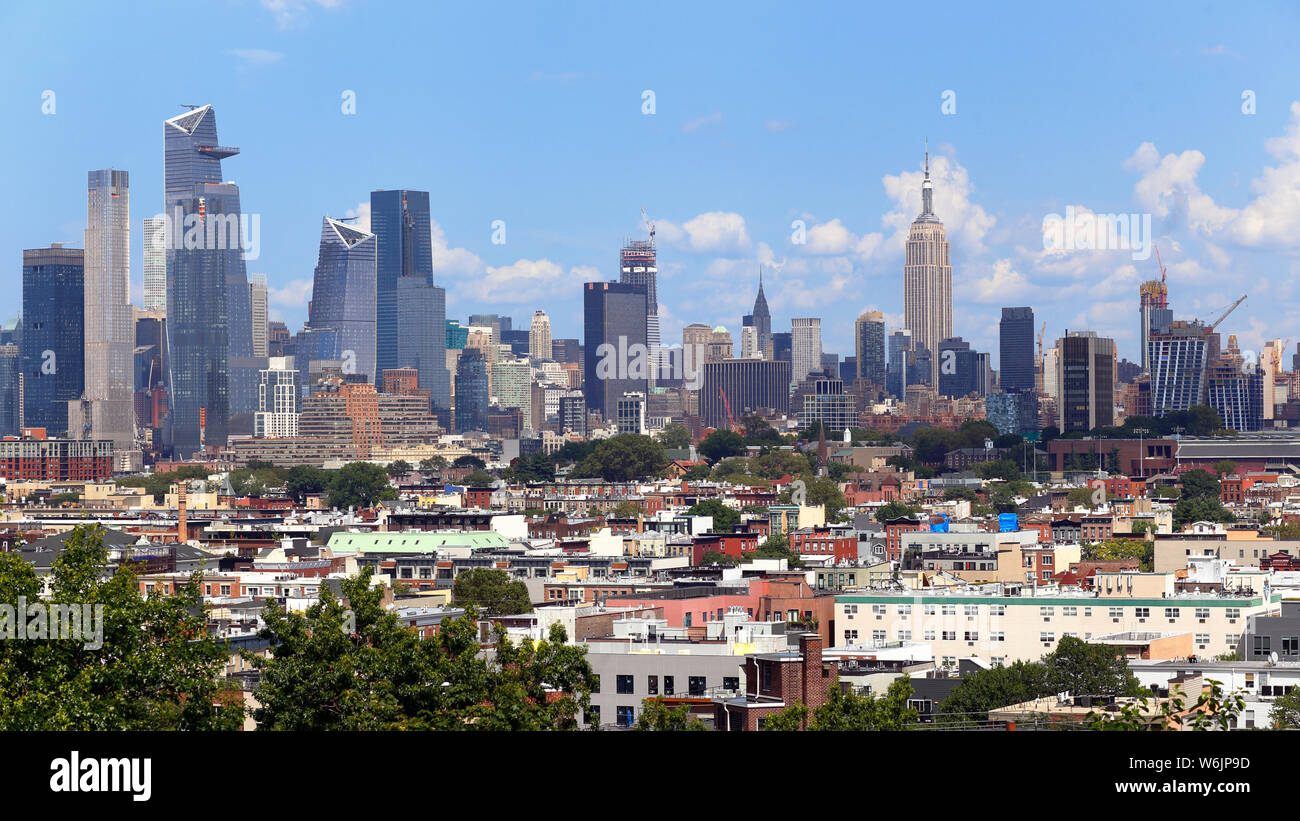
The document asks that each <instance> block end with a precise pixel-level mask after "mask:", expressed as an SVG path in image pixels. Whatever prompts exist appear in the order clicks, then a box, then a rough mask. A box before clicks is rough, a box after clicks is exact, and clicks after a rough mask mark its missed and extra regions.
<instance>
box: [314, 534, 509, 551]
mask: <svg viewBox="0 0 1300 821" xmlns="http://www.w3.org/2000/svg"><path fill="white" fill-rule="evenodd" d="M328 546H329V548H330V550H333V551H334V553H335V554H336V555H337V554H340V553H433V552H435V551H438V550H442V549H445V548H469V549H470V550H494V549H499V548H503V547H509V546H510V540H509V539H507V538H506V537H505V536H502V535H501V534H500V533H496V532H494V531H491V530H480V531H475V532H472V533H422V532H419V531H414V530H403V531H396V532H392V533H335V534H333V535H332V536H330V540H329V543H328Z"/></svg>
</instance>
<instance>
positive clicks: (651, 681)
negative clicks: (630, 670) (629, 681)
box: [645, 676, 659, 696]
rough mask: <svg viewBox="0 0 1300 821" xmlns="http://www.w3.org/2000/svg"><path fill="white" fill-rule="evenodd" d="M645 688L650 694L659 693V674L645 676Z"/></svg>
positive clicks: (655, 694)
mask: <svg viewBox="0 0 1300 821" xmlns="http://www.w3.org/2000/svg"><path fill="white" fill-rule="evenodd" d="M645 689H646V692H647V693H649V694H650V695H652V696H657V695H659V676H646V677H645Z"/></svg>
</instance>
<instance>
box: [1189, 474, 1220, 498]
mask: <svg viewBox="0 0 1300 821" xmlns="http://www.w3.org/2000/svg"><path fill="white" fill-rule="evenodd" d="M1179 480H1180V482H1181V483H1182V486H1183V498H1184V499H1192V498H1195V497H1199V496H1204V497H1205V498H1207V499H1214V500H1218V499H1219V495H1220V488H1219V480H1218V479H1217V478H1216V477H1215V475H1214V474H1213V473H1210V472H1209V471H1208V470H1202V469H1200V468H1197V469H1196V470H1189V471H1187V472H1186V473H1184V474H1183V475H1182V476H1180V477H1179Z"/></svg>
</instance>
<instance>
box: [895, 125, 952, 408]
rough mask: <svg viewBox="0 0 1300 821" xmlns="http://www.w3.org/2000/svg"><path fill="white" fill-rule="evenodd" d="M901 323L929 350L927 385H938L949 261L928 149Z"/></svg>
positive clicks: (946, 332) (947, 321) (948, 303)
mask: <svg viewBox="0 0 1300 821" xmlns="http://www.w3.org/2000/svg"><path fill="white" fill-rule="evenodd" d="M903 327H904V328H906V329H907V330H909V331H911V332H912V339H913V340H915V342H916V343H918V345H924V346H925V348H926V349H927V350H928V351H929V352H930V363H931V364H930V385H931V386H932V387H937V386H938V367H939V341H940V340H942V339H948V338H949V337H951V336H952V265H951V263H950V261H949V258H948V240H947V239H945V237H944V232H943V223H942V222H940V221H939V218H938V217H936V216H935V215H934V184H933V183H932V182H930V151H929V149H928V148H927V149H926V152H925V181H924V182H923V183H921V214H920V216H918V217H917V218H916V219H915V220H914V221H913V222H912V229H911V231H910V232H909V233H908V236H907V256H906V260H905V261H904V264H903Z"/></svg>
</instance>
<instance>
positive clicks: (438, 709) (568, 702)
mask: <svg viewBox="0 0 1300 821" xmlns="http://www.w3.org/2000/svg"><path fill="white" fill-rule="evenodd" d="M343 593H344V597H345V599H346V602H344V601H340V600H338V599H335V598H334V597H333V596H331V595H330V594H329V593H328V591H326V592H324V593H322V595H321V600H320V601H319V602H318V603H316V604H314V605H312V606H311V607H309V608H308V609H307V611H306V612H304V613H298V612H293V613H285V612H283V611H282V610H280V608H279V607H278V606H276V605H275V603H274V602H270V603H268V606H267V609H266V611H265V612H264V613H263V619H264V620H265V621H266V625H267V626H266V629H265V630H263V631H262V632H261V634H260V635H262V637H263V638H266V639H268V640H270V641H272V642H273V644H272V650H271V652H272V655H271V657H270V658H266V659H260V658H255V659H254V660H253V663H254V665H255V666H256V667H257V668H258V669H259V670H260V671H261V684H260V688H259V690H258V700H259V701H260V702H261V705H262V706H261V707H260V708H259V709H257V710H256V711H255V712H254V717H255V718H256V719H257V721H258V722H259V727H258V729H262V730H309V731H310V730H497V731H500V730H552V729H576V728H577V715H578V712H579V711H580V710H583V709H585V708H586V707H587V706H588V705H589V704H590V695H591V691H592V690H593V689H594V688H595V684H596V681H595V676H594V675H593V673H592V671H591V665H590V663H589V662H588V661H587V659H586V650H585V648H582V647H576V646H573V645H569V644H567V643H566V640H567V637H566V635H565V631H564V628H563V627H562V626H560V625H559V624H554V625H552V626H551V631H550V633H549V634H548V636H547V638H546V639H544V640H542V641H532V640H524V641H523V642H521V643H519V644H515V643H514V642H512V641H511V640H510V639H509V637H507V636H506V635H505V634H504V632H503V631H500V630H498V631H496V634H495V635H494V644H495V650H496V652H495V657H494V658H493V659H492V660H488V659H487V658H486V657H485V656H484V655H483V654H482V653H481V652H480V650H481V648H480V646H479V643H478V623H477V622H478V614H477V613H476V612H475V611H474V609H473V608H470V609H469V611H468V612H467V613H466V614H465V615H464V616H463V617H461V618H457V619H449V620H446V621H444V622H442V624H441V626H440V630H439V632H438V634H437V635H436V636H433V637H432V638H427V639H421V638H420V637H419V636H418V635H417V634H416V633H415V632H414V631H413V630H411V629H410V628H409V627H408V626H407V625H405V624H402V623H401V622H400V621H398V619H397V616H396V615H395V614H394V613H393V612H391V611H387V610H385V609H384V608H383V597H382V594H381V592H380V591H379V590H378V589H376V588H375V587H373V586H372V585H371V584H370V570H369V569H368V568H367V569H365V570H363V571H362V572H361V574H360V575H358V576H354V577H352V578H349V579H346V580H344V582H343Z"/></svg>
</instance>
